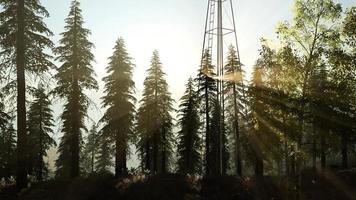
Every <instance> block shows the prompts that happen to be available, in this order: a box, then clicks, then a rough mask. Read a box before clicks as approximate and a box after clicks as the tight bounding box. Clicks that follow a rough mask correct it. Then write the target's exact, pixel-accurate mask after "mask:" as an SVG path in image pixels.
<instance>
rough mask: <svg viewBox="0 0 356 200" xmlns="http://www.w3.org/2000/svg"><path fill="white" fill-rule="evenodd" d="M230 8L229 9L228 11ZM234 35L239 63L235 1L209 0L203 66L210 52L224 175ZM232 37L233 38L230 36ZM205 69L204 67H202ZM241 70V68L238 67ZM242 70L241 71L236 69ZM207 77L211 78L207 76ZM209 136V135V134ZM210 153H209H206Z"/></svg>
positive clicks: (221, 165) (221, 171)
mask: <svg viewBox="0 0 356 200" xmlns="http://www.w3.org/2000/svg"><path fill="white" fill-rule="evenodd" d="M227 7H228V9H226V8H227ZM227 19H230V25H229V27H228V26H227V25H226V24H227V23H226V22H227ZM229 35H232V41H231V39H230V42H232V45H233V46H235V49H236V51H237V58H238V63H241V62H240V53H239V46H238V40H237V32H236V23H235V14H234V6H233V0H208V8H207V12H206V21H205V32H204V40H203V48H202V65H203V59H204V53H205V52H206V51H208V52H209V53H210V54H211V56H212V58H213V59H214V60H213V59H212V62H213V63H211V64H212V65H214V66H215V68H216V76H214V77H213V78H214V79H215V80H216V85H217V101H218V104H219V116H220V120H219V125H218V126H219V127H220V129H219V141H218V146H219V147H218V149H219V153H218V155H219V156H218V161H219V163H218V164H219V165H218V167H219V169H218V171H219V173H220V174H222V173H223V133H224V129H225V128H224V124H225V98H224V82H225V78H224V50H225V49H226V45H225V43H226V41H225V38H226V37H227V36H229ZM230 37H231V36H230ZM201 67H203V66H201ZM237 67H238V68H241V66H240V65H239V66H237ZM236 70H241V69H236ZM207 76H210V75H208V74H207ZM207 134H208V133H207ZM206 153H208V152H206Z"/></svg>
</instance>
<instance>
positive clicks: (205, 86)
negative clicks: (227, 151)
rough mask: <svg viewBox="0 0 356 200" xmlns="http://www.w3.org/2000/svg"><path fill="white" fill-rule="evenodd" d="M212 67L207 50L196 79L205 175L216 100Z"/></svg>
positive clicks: (207, 166)
mask: <svg viewBox="0 0 356 200" xmlns="http://www.w3.org/2000/svg"><path fill="white" fill-rule="evenodd" d="M214 76H216V74H215V73H214V66H213V65H212V64H211V54H210V52H209V51H208V50H206V51H205V53H204V55H203V58H202V66H201V69H200V71H199V74H198V76H197V78H196V81H197V82H198V91H197V93H198V100H199V104H200V106H201V112H203V113H204V115H205V116H204V118H205V174H206V175H210V174H211V170H210V165H212V163H211V161H210V158H209V155H210V152H211V148H210V147H211V145H210V143H211V139H210V138H211V134H212V132H211V130H210V127H211V124H210V122H211V115H212V110H213V109H212V108H213V105H214V103H215V98H216V91H217V88H216V83H215V80H214V78H213V77H214Z"/></svg>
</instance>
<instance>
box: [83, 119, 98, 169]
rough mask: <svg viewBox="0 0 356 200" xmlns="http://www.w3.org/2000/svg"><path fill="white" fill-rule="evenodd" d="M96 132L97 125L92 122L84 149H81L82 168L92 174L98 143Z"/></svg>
mask: <svg viewBox="0 0 356 200" xmlns="http://www.w3.org/2000/svg"><path fill="white" fill-rule="evenodd" d="M97 137H98V132H97V126H96V125H95V124H94V125H93V126H92V128H91V129H90V130H89V133H88V136H87V139H86V142H85V145H84V149H83V159H82V160H83V161H82V166H83V167H82V168H83V171H85V172H86V173H87V174H93V173H94V172H95V157H96V153H97V148H98V147H97V145H98V141H97V140H98V138H97Z"/></svg>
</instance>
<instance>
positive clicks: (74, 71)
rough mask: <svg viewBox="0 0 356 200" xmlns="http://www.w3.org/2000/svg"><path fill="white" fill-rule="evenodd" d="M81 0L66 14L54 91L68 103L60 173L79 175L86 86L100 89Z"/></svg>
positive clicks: (57, 50)
mask: <svg viewBox="0 0 356 200" xmlns="http://www.w3.org/2000/svg"><path fill="white" fill-rule="evenodd" d="M79 6H80V4H79V2H78V1H75V0H74V1H72V3H71V8H70V12H69V15H68V17H67V19H66V20H65V21H66V26H65V32H63V33H62V34H61V35H62V39H61V40H60V46H59V47H57V48H56V51H55V52H56V53H57V54H58V55H59V56H58V57H57V60H58V61H60V62H61V63H62V65H61V66H60V67H59V69H58V73H57V75H56V77H55V78H56V80H57V85H58V86H57V88H56V89H55V92H56V93H57V94H58V95H59V97H60V98H62V99H65V101H66V104H65V105H64V110H63V113H62V115H61V120H62V122H63V126H62V133H63V134H64V135H63V137H62V138H61V142H60V145H59V157H58V159H57V161H56V166H57V176H63V177H72V178H74V177H77V176H79V175H80V170H79V162H80V156H79V154H80V149H81V143H82V130H83V129H85V124H84V117H85V116H86V115H87V109H88V106H89V103H90V101H89V99H88V97H87V96H86V95H85V94H84V90H90V89H98V85H97V82H96V80H95V79H94V77H93V76H94V75H95V73H94V70H93V68H92V66H91V63H92V61H93V60H94V55H93V54H92V53H91V49H92V47H93V44H92V43H91V42H89V41H88V35H89V34H90V31H89V30H88V29H86V28H84V27H83V24H84V21H83V17H82V15H81V12H82V10H81V9H80V7H79Z"/></svg>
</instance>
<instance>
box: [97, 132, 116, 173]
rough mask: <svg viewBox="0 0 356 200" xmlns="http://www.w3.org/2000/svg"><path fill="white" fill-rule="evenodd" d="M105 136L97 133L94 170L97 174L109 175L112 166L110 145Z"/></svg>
mask: <svg viewBox="0 0 356 200" xmlns="http://www.w3.org/2000/svg"><path fill="white" fill-rule="evenodd" d="M110 141H111V140H110V138H109V137H108V135H107V134H103V133H102V132H99V135H98V137H97V148H98V151H97V155H96V158H95V169H96V172H97V173H99V174H105V173H109V172H110V169H111V167H112V166H114V164H113V163H112V159H111V158H112V145H111V142H110Z"/></svg>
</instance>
